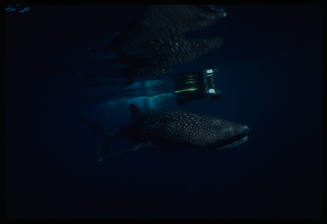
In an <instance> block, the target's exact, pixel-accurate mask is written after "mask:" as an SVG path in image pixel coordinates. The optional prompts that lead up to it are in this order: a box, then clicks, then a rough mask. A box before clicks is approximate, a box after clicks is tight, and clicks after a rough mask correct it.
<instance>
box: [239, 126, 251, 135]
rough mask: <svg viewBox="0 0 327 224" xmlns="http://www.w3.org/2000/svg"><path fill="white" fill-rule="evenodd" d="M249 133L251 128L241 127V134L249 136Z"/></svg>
mask: <svg viewBox="0 0 327 224" xmlns="http://www.w3.org/2000/svg"><path fill="white" fill-rule="evenodd" d="M249 131H250V128H249V127H248V126H246V125H242V126H240V128H239V130H238V132H239V134H243V135H247V134H248V133H249Z"/></svg>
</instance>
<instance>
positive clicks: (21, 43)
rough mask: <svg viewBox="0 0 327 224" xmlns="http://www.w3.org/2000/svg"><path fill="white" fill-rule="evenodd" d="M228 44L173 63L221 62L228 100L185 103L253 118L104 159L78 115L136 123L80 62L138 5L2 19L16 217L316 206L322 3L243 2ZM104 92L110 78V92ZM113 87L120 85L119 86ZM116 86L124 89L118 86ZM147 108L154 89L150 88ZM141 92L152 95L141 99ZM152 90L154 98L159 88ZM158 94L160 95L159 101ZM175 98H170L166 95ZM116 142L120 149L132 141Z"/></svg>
mask: <svg viewBox="0 0 327 224" xmlns="http://www.w3.org/2000/svg"><path fill="white" fill-rule="evenodd" d="M225 9H226V11H227V12H228V13H229V16H228V17H227V18H226V19H225V20H222V21H219V22H218V23H217V24H216V25H215V27H214V29H212V30H211V31H210V32H211V33H213V34H217V35H221V36H222V37H224V45H223V46H222V47H221V48H220V49H217V50H215V51H214V52H212V53H210V54H208V55H206V56H204V57H202V58H200V59H199V60H197V61H195V62H194V63H190V64H188V65H184V66H181V67H179V68H176V72H182V71H193V70H199V69H202V68H203V66H216V67H218V68H219V73H218V74H217V86H218V87H219V88H220V89H221V91H222V98H221V99H220V100H218V101H217V102H215V103H210V102H209V101H207V100H202V101H201V100H200V101H194V102H191V103H189V104H186V105H184V106H181V107H180V108H179V109H183V110H186V111H191V112H195V113H199V114H206V115H213V116H217V117H219V118H222V119H227V120H232V121H236V122H240V123H243V124H246V125H248V126H249V127H250V129H251V131H250V135H249V141H248V142H246V143H244V144H242V145H240V146H238V147H236V148H232V149H229V150H223V151H217V152H212V153H207V152H175V153H160V152H156V151H147V152H137V153H131V154H128V155H126V156H125V157H122V158H117V159H115V160H110V161H106V162H105V163H104V164H103V165H102V166H99V165H98V164H97V162H96V160H97V154H98V152H99V150H100V146H101V143H102V139H101V138H100V137H99V136H97V135H96V134H95V133H94V132H92V130H90V129H88V127H87V126H86V125H85V124H83V123H82V122H81V121H80V116H81V115H85V116H88V117H90V118H92V119H93V120H95V121H97V122H98V123H99V124H102V125H103V126H105V127H108V128H110V129H115V128H118V127H119V126H120V125H121V124H126V123H127V122H128V119H129V113H128V109H127V106H128V103H129V102H126V101H119V102H116V104H115V105H112V104H111V105H110V104H99V102H95V103H92V100H90V97H89V96H90V95H89V92H88V91H89V89H87V87H86V86H85V83H84V82H83V79H82V78H81V74H82V73H83V72H85V71H96V72H101V71H105V70H106V69H107V68H106V67H105V66H103V65H101V63H97V62H92V63H90V62H89V58H88V55H87V48H88V47H90V46H101V44H102V43H105V39H106V38H109V37H110V35H112V33H113V32H115V31H117V30H119V29H120V28H121V27H123V26H124V25H126V23H127V22H128V21H129V19H130V18H131V17H130V16H131V15H132V14H133V13H134V12H135V8H134V7H132V6H124V7H123V6H119V7H118V6H116V7H115V8H114V7H113V6H109V5H108V6H101V5H92V6H90V5H89V6H87V5H84V6H59V5H58V6H51V5H49V6H42V7H41V6H33V5H32V6H31V10H30V11H29V12H28V13H25V14H24V15H14V14H10V15H9V14H7V15H6V17H5V19H6V20H5V25H6V26H5V41H6V42H5V47H6V48H5V50H6V51H5V75H4V84H5V85H4V87H5V91H4V93H5V95H4V96H5V114H4V115H5V125H6V126H5V146H6V148H5V155H6V157H5V162H6V165H5V168H6V170H5V171H6V172H5V174H6V179H5V180H6V182H5V183H6V185H5V186H6V191H5V196H6V213H7V215H8V216H9V217H11V218H24V219H25V218H151V219H157V218H223V219H225V218H226V219H227V218H255V219H258V218H267V219H271V218H280V219H284V218H297V219H302V218H317V217H319V216H320V215H321V208H322V172H321V169H322V163H321V160H322V157H321V154H322V10H321V9H320V8H319V7H318V6H315V5H294V6H292V5H281V6H280V5H264V6H260V5H246V6H245V5H243V6H242V5H240V6H237V5H233V6H226V7H225ZM106 91H108V90H103V92H101V90H100V95H101V93H103V94H104V95H106V94H107V92H106ZM116 93H117V92H116ZM118 95H119V92H118ZM95 98H96V97H95ZM142 100H143V101H144V105H145V107H147V108H148V109H149V108H150V109H151V107H152V106H153V105H152V106H151V105H150V106H149V99H142ZM143 101H142V102H143ZM150 101H151V99H150ZM156 106H158V105H155V107H156ZM159 106H162V107H176V106H175V104H174V102H171V101H169V102H165V103H163V104H160V105H159ZM123 145H124V144H123V143H122V142H117V143H115V145H114V146H115V148H114V149H113V150H117V149H118V150H119V149H120V148H121V147H123Z"/></svg>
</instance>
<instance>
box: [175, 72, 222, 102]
mask: <svg viewBox="0 0 327 224" xmlns="http://www.w3.org/2000/svg"><path fill="white" fill-rule="evenodd" d="M217 71H218V70H217V69H205V70H203V71H202V72H191V73H183V74H181V75H178V76H175V77H174V88H175V90H174V94H175V95H176V96H177V103H178V105H182V104H185V103H188V102H190V101H192V100H194V99H203V98H209V99H212V100H216V99H219V98H220V96H221V91H220V90H219V89H217V88H216V84H215V75H216V73H217Z"/></svg>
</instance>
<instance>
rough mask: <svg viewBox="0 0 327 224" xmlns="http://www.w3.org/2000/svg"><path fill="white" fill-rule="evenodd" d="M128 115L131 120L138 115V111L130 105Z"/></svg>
mask: <svg viewBox="0 0 327 224" xmlns="http://www.w3.org/2000/svg"><path fill="white" fill-rule="evenodd" d="M129 113H130V117H131V120H133V119H134V118H135V117H136V116H137V115H138V114H139V113H140V109H139V108H138V107H137V106H135V105H134V104H130V105H129Z"/></svg>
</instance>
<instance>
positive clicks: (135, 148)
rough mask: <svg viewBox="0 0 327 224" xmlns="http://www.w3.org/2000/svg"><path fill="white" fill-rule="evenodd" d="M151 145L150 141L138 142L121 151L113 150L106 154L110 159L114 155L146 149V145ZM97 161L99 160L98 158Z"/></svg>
mask: <svg viewBox="0 0 327 224" xmlns="http://www.w3.org/2000/svg"><path fill="white" fill-rule="evenodd" d="M152 146H153V145H152V144H151V143H148V142H147V143H140V144H136V145H133V146H132V147H131V148H128V149H125V150H122V151H119V152H114V153H111V154H109V155H108V156H107V158H108V159H111V158H114V157H118V156H122V155H124V154H126V153H129V152H136V151H140V150H143V149H146V148H148V147H152ZM103 159H104V158H102V159H101V161H100V162H102V161H103ZM98 161H99V160H98Z"/></svg>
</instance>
